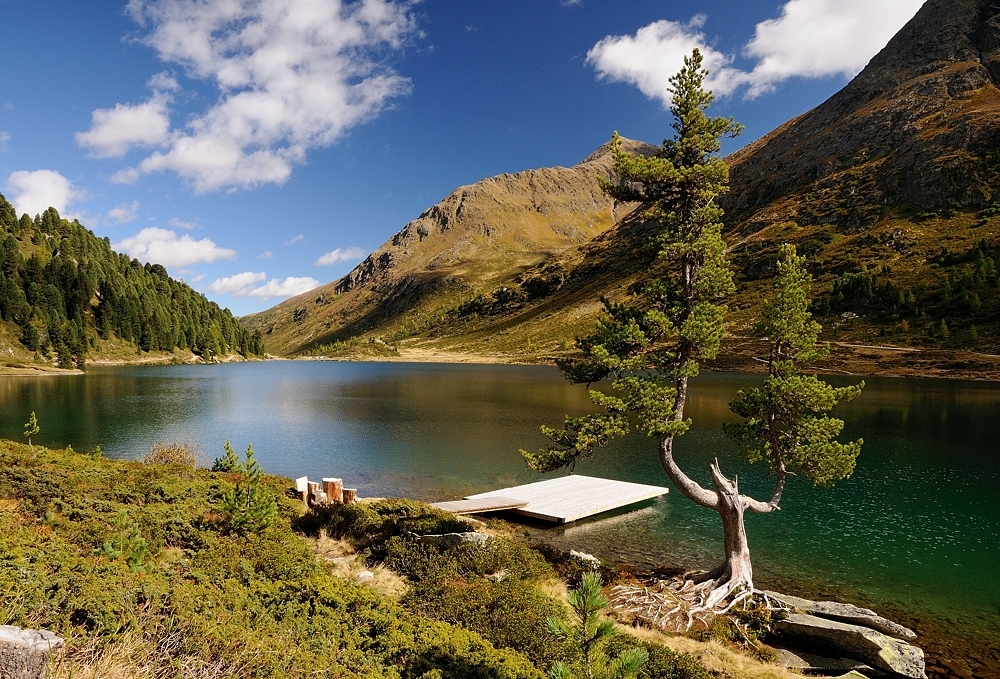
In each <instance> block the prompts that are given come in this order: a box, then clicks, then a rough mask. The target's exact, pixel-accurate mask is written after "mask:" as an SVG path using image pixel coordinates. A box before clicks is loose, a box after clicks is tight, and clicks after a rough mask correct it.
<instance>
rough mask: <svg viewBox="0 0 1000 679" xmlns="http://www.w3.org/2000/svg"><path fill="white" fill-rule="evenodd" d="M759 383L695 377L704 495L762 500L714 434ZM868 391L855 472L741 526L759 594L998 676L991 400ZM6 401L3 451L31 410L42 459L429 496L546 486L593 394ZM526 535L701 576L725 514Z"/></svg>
mask: <svg viewBox="0 0 1000 679" xmlns="http://www.w3.org/2000/svg"><path fill="white" fill-rule="evenodd" d="M760 379H761V378H760V377H759V376H754V375H743V374H735V373H709V374H703V375H702V376H701V377H699V378H697V379H696V380H694V381H693V383H692V392H691V400H690V405H689V408H688V413H689V415H690V416H691V417H692V418H693V420H694V427H693V429H692V431H691V432H690V433H689V434H688V435H686V436H685V437H683V439H681V440H680V442H679V444H678V452H677V458H678V460H679V461H680V462H681V464H682V466H683V467H684V468H685V469H686V470H688V472H689V473H690V474H691V475H692V476H693V477H695V478H696V479H698V480H699V481H701V482H702V483H704V484H708V483H709V477H708V463H709V461H710V460H711V459H712V458H713V457H719V459H720V461H721V462H722V466H723V470H724V471H725V472H727V473H728V474H730V475H731V474H739V476H740V488H741V490H743V491H744V492H748V493H751V494H754V495H756V496H757V497H760V498H766V497H769V496H770V485H769V481H768V479H767V477H766V469H764V468H761V469H756V468H751V467H748V466H747V465H745V464H743V463H740V462H739V461H737V460H736V459H735V458H734V457H733V446H732V444H731V443H730V442H729V441H728V440H727V439H726V438H725V436H723V435H722V433H721V424H722V423H723V422H725V421H730V420H731V419H732V416H731V415H730V414H729V411H728V407H727V404H728V402H729V401H730V400H731V399H732V398H733V397H734V395H735V393H736V391H737V390H738V389H739V388H741V387H744V386H748V385H751V384H756V383H758V382H759V381H760ZM833 381H835V382H838V383H842V384H846V383H850V382H854V381H857V380H851V379H847V378H844V379H840V378H837V379H835V380H833ZM866 382H867V385H868V386H867V388H866V389H865V391H864V394H863V395H862V396H861V397H860V398H859V399H857V400H856V401H854V402H852V403H849V404H845V405H843V406H841V407H840V408H839V409H838V410H837V413H836V414H837V415H838V416H839V417H842V418H843V419H845V420H846V422H847V426H846V428H845V432H844V437H851V438H857V437H863V438H864V439H865V446H864V450H863V452H862V454H861V457H860V459H859V462H858V467H857V470H856V471H855V473H854V475H853V476H852V477H851V478H850V479H848V480H845V481H842V482H840V483H838V484H837V485H836V487H834V488H833V489H829V490H826V489H818V488H813V487H812V486H811V485H810V484H809V483H808V482H806V481H805V480H803V479H799V478H793V479H791V482H790V483H789V484H788V488H787V490H786V492H785V499H784V500H783V502H782V511H781V512H779V513H777V514H775V515H769V516H756V515H748V518H747V531H748V534H749V539H750V546H751V550H752V553H753V558H754V568H755V575H756V580H757V582H758V584H759V585H761V584H762V585H765V586H767V585H771V586H779V587H784V588H786V590H789V591H791V589H797V590H798V591H801V592H803V593H806V594H814V595H827V596H835V597H839V598H842V599H845V600H850V601H852V602H855V603H860V604H864V605H867V606H870V607H874V608H877V609H880V610H885V611H888V612H890V613H892V614H894V615H896V616H897V617H899V616H902V617H903V618H904V620H905V621H907V622H910V623H911V624H914V625H916V626H917V627H918V631H925V632H930V633H931V634H932V635H936V636H935V640H934V641H933V642H932V643H931V645H932V646H933V647H934V652H935V653H938V654H939V655H942V654H943V655H947V654H949V653H953V654H954V655H955V656H956V659H958V660H962V657H961V656H963V655H966V654H973V655H975V663H974V665H975V667H976V668H979V669H977V670H976V671H977V673H978V674H981V675H983V676H988V675H989V674H988V671H987V670H984V669H982V668H990V667H991V666H992V667H993V668H994V669H995V668H997V667H1000V588H998V586H997V585H996V581H997V579H996V573H995V567H996V564H997V563H1000V493H998V490H997V489H998V488H1000V471H998V461H1000V384H997V383H989V382H968V381H964V382H963V381H945V380H918V379H867V380H866ZM0 402H2V405H3V407H2V408H0V436H4V437H7V438H13V439H22V438H23V437H22V435H21V434H22V429H23V423H24V422H25V421H26V420H27V417H28V414H29V412H30V411H32V410H34V411H35V412H37V414H38V419H39V422H40V424H41V428H42V433H41V434H40V435H39V436H38V437H37V439H36V441H37V442H38V443H42V444H43V445H48V446H52V447H57V446H59V447H61V446H65V445H66V444H71V445H72V446H73V447H74V448H76V449H78V450H89V449H92V448H93V447H94V446H95V445H98V444H99V445H100V446H101V447H102V448H103V449H104V451H105V453H106V454H107V455H109V456H113V457H141V456H143V455H144V454H145V453H146V452H148V451H149V447H150V445H152V444H153V443H155V442H159V441H168V440H181V441H183V440H190V441H192V442H196V443H198V444H199V445H200V448H201V451H202V454H203V456H204V458H205V460H206V461H207V462H210V461H211V459H212V458H214V457H217V456H219V455H221V454H222V444H223V441H224V440H226V439H230V440H231V441H232V442H233V445H234V446H235V447H236V448H237V450H240V449H245V448H246V445H247V444H248V443H250V442H252V443H253V445H254V450H255V451H257V454H258V459H259V460H260V461H261V463H262V464H263V466H264V468H265V469H266V470H267V471H269V472H272V473H276V474H283V475H286V476H291V477H295V476H302V475H305V474H308V475H309V476H310V477H321V476H339V477H343V478H344V481H345V484H346V485H348V486H354V487H357V488H358V489H359V494H361V495H362V496H396V495H399V496H408V497H416V498H420V499H426V500H441V499H456V498H458V497H461V496H462V495H465V494H469V493H473V492H482V491H486V490H494V489H497V488H501V487H505V486H509V485H514V484H517V483H524V482H529V481H531V480H537V479H539V478H542V477H540V476H538V475H534V474H530V473H528V472H527V471H525V469H524V464H523V462H522V460H521V458H520V456H519V455H518V452H517V450H518V448H519V447H527V448H535V447H538V446H541V445H543V443H544V439H543V438H542V437H541V435H540V434H539V431H538V425H539V424H541V423H548V424H552V425H554V424H558V423H559V422H560V421H561V419H562V415H563V413H571V414H579V413H582V412H585V411H588V410H590V409H591V406H590V404H589V401H588V399H587V397H586V393H585V390H584V389H583V388H581V387H576V386H572V385H569V384H566V383H565V382H564V381H563V380H562V379H561V378H560V377H559V374H558V372H557V371H556V370H555V369H553V368H546V367H518V366H466V365H435V364H400V363H393V364H378V363H339V362H314V361H295V362H292V361H275V362H264V363H249V364H228V365H218V366H161V367H116V368H94V369H90V370H88V371H87V373H86V374H85V375H82V376H45V377H4V378H3V379H2V380H0ZM578 473H581V474H588V475H596V476H605V477H609V478H616V479H622V480H626V481H636V482H642V483H650V484H656V485H669V481H668V480H667V479H666V477H665V476H664V474H663V472H662V470H661V469H660V467H659V463H658V461H657V458H656V454H655V449H654V447H653V445H652V443H651V442H650V441H649V440H648V439H645V438H644V437H641V436H633V437H629V438H627V439H625V440H624V441H620V442H617V443H615V444H614V445H613V446H612V447H610V448H609V449H607V450H604V451H600V452H598V454H597V455H596V456H595V458H594V459H592V460H588V461H585V462H584V463H582V464H581V465H580V466H579V467H578ZM528 530H530V531H531V532H532V533H533V534H534V535H536V536H537V537H539V538H541V539H544V540H547V541H550V542H553V543H556V544H559V545H562V546H567V547H575V548H579V549H584V550H587V551H590V552H593V553H595V554H597V555H598V556H602V557H604V558H613V559H618V560H622V561H626V562H629V563H634V564H637V565H640V566H645V565H650V566H652V565H670V566H685V567H690V566H699V567H707V566H712V565H714V561H715V560H716V558H718V557H719V556H720V553H721V526H720V523H719V519H718V517H717V516H716V515H715V514H714V513H713V512H710V511H707V510H703V509H700V508H698V507H696V506H694V505H693V504H692V503H691V502H689V501H688V500H687V499H685V498H684V497H683V496H681V495H680V494H679V493H677V492H671V493H670V494H669V495H668V496H666V497H665V498H662V499H660V500H657V501H655V502H654V503H652V504H650V505H648V506H646V507H643V508H641V509H639V510H638V511H634V512H629V513H623V514H620V515H617V516H612V517H610V518H603V519H599V520H592V521H589V522H585V523H582V524H579V525H573V526H570V527H567V528H559V529H542V528H538V527H529V528H528ZM951 644H954V646H950V645H951ZM950 648H953V649H954V650H953V651H950V650H949V649H950ZM994 663H995V664H994ZM984 671H986V672H987V674H983V672H984ZM998 673H1000V670H998Z"/></svg>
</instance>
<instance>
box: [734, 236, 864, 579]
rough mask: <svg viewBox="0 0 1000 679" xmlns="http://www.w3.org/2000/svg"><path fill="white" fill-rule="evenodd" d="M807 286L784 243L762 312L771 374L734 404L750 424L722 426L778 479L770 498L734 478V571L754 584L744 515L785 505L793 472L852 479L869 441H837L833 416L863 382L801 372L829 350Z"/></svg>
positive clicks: (819, 481) (819, 479) (800, 262)
mask: <svg viewBox="0 0 1000 679" xmlns="http://www.w3.org/2000/svg"><path fill="white" fill-rule="evenodd" d="M810 283H811V278H810V276H809V274H808V273H807V272H806V268H805V257H801V256H799V255H797V254H796V253H795V247H794V246H792V245H787V244H786V245H783V246H782V248H781V259H780V260H779V262H778V275H777V277H776V279H775V286H774V295H773V297H772V299H771V303H770V304H769V305H768V306H767V307H766V310H765V312H764V324H763V328H762V334H763V335H764V336H766V337H767V338H768V340H769V343H770V355H769V357H768V376H767V378H766V379H765V381H764V385H763V387H760V388H752V389H746V390H741V391H740V392H739V394H738V395H737V397H736V399H735V400H734V401H733V402H732V403H731V404H730V409H731V410H732V411H733V412H734V413H736V414H737V415H739V416H740V417H742V418H745V421H744V422H741V423H738V424H728V425H725V430H726V433H727V434H728V435H729V436H730V437H731V438H733V439H734V440H736V441H737V442H738V443H739V444H740V447H741V452H742V454H743V457H744V459H746V461H748V462H750V463H756V462H762V461H766V462H767V463H768V465H769V466H770V468H771V473H772V474H773V475H774V478H775V485H774V491H773V493H772V495H771V499H770V500H769V501H767V502H761V501H759V500H755V499H754V498H751V497H749V496H746V495H738V490H737V484H736V481H735V480H734V481H733V482H732V486H733V493H734V504H735V506H736V516H735V518H736V520H737V522H738V526H737V530H736V531H735V537H736V538H738V539H737V540H735V542H736V543H737V544H736V546H737V549H735V550H733V551H730V552H729V553H728V555H727V557H728V559H729V560H730V562H731V563H730V564H729V568H730V570H736V569H744V570H745V572H746V574H747V578H748V582H749V583H751V587H752V570H751V567H750V552H749V547H748V546H747V543H746V536H745V532H744V529H743V512H744V511H745V510H750V511H753V512H758V513H762V514H769V513H771V512H774V511H777V510H778V509H780V506H779V503H780V502H781V497H782V494H783V492H784V489H785V481H786V479H787V476H788V475H789V474H798V475H801V476H804V477H806V478H807V479H809V480H810V481H812V482H813V483H814V484H816V485H819V486H830V485H832V484H833V483H834V482H835V481H838V480H840V479H843V478H846V477H848V476H850V475H851V473H852V472H853V471H854V465H855V460H857V457H858V454H859V453H860V452H861V446H862V444H863V443H864V441H862V440H861V439H858V440H857V441H853V442H850V443H840V442H838V441H837V440H836V439H837V436H839V435H840V433H841V431H842V430H843V428H844V422H843V420H839V419H836V418H833V417H830V416H829V415H828V413H829V412H830V410H832V409H833V408H834V406H836V405H837V404H838V403H841V402H843V401H849V400H851V399H853V398H856V397H857V396H858V395H860V394H861V390H862V389H863V388H864V382H862V383H861V384H859V385H857V386H852V387H841V388H835V387H832V386H830V385H829V384H827V383H826V382H824V381H823V380H821V379H819V378H818V377H816V376H806V375H802V374H800V365H801V364H802V363H812V362H814V361H816V360H817V359H819V358H821V357H822V356H824V355H825V354H826V352H827V351H828V349H827V347H825V346H824V347H820V346H819V345H818V344H817V339H818V337H819V332H820V330H821V328H820V325H819V323H816V322H815V321H814V320H812V314H811V313H810V312H809V297H808V288H809V285H810ZM731 532H733V531H731V530H728V529H727V531H726V533H727V535H726V539H727V547H728V542H729V540H730V538H731V537H734V536H731V535H730V533H731ZM727 551H729V550H728V549H727Z"/></svg>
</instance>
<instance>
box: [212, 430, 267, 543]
mask: <svg viewBox="0 0 1000 679" xmlns="http://www.w3.org/2000/svg"><path fill="white" fill-rule="evenodd" d="M237 471H238V472H239V473H240V474H241V475H242V478H241V479H240V480H239V481H238V482H237V483H236V487H235V488H233V489H232V490H231V491H229V492H227V493H223V495H222V513H223V514H224V515H225V517H226V522H227V523H228V524H229V528H230V530H233V531H236V532H239V533H248V532H251V531H257V530H263V529H264V528H267V527H268V526H270V525H271V524H272V523H274V520H275V519H276V518H277V516H278V502H277V500H276V499H275V497H274V495H273V494H272V493H271V491H270V490H268V488H267V486H265V485H264V483H263V482H262V480H261V476H262V474H263V470H262V469H261V467H260V465H259V464H257V460H255V459H254V454H253V445H252V444H251V445H249V446H247V452H246V460H245V461H244V462H242V463H241V464H240V465H239V468H238V469H237Z"/></svg>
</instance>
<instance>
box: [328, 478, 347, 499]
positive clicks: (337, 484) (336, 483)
mask: <svg viewBox="0 0 1000 679" xmlns="http://www.w3.org/2000/svg"><path fill="white" fill-rule="evenodd" d="M323 489H324V490H326V494H327V497H329V498H330V502H334V503H337V502H343V501H344V480H343V479H334V478H324V479H323Z"/></svg>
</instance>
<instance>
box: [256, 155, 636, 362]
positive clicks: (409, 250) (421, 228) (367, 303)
mask: <svg viewBox="0 0 1000 679" xmlns="http://www.w3.org/2000/svg"><path fill="white" fill-rule="evenodd" d="M627 143H628V148H629V149H630V150H632V151H635V152H641V151H645V152H647V153H649V152H653V151H655V147H650V146H648V145H645V144H641V143H638V142H627ZM610 167H611V156H610V153H609V150H608V147H607V146H604V147H602V148H601V149H599V150H598V151H597V152H595V153H594V154H593V155H592V156H590V157H589V158H587V159H586V160H584V161H583V162H581V163H580V164H578V165H576V166H575V167H572V168H564V167H556V168H549V169H543V170H528V171H525V172H518V173H516V174H504V175H500V176H498V177H492V178H489V179H484V180H483V181H480V182H477V183H476V184H472V185H470V186H463V187H461V188H459V189H457V190H456V191H454V192H453V193H452V194H451V195H449V196H448V197H447V198H445V199H444V200H443V201H441V202H440V203H438V204H437V205H435V206H434V207H432V208H430V209H428V210H426V211H425V212H424V213H423V214H422V215H420V216H419V217H418V218H417V219H415V220H414V221H412V222H410V223H409V224H407V225H406V226H405V227H404V228H403V230H402V231H400V232H399V233H397V234H396V235H395V236H393V237H392V238H391V239H390V240H389V241H388V242H386V243H385V244H384V245H383V246H382V247H381V248H379V249H378V250H376V251H375V252H374V253H372V254H371V256H369V257H368V258H367V259H366V260H365V261H364V262H362V263H361V264H360V265H358V266H357V267H356V268H355V269H354V270H353V271H352V272H351V273H349V274H348V275H347V276H345V277H344V278H342V279H340V280H339V281H335V282H333V283H330V284H327V285H324V286H322V287H319V288H317V289H315V290H312V291H311V292H308V293H306V294H304V295H300V296H298V297H294V298H292V299H290V300H287V301H285V302H283V303H282V304H279V305H278V306H276V307H274V308H273V309H270V310H268V311H265V312H262V313H259V314H254V315H252V316H248V317H246V318H245V319H244V322H245V323H246V324H247V325H248V327H251V328H254V329H259V330H260V331H261V332H262V333H264V338H265V344H266V346H267V350H268V351H269V352H271V353H275V354H283V355H288V354H295V353H298V352H302V351H306V350H309V349H310V348H316V347H322V346H324V345H327V344H330V343H335V342H338V341H342V340H348V339H350V338H352V337H355V336H358V335H361V334H364V333H366V332H369V331H371V330H373V329H376V328H384V327H387V326H392V327H396V326H401V324H402V326H405V327H406V328H410V329H412V330H413V331H414V332H415V333H419V332H423V331H425V330H430V329H433V328H435V327H437V326H438V325H439V322H440V321H442V320H443V318H442V317H443V316H446V315H448V314H449V313H451V312H453V311H455V310H457V309H458V308H459V307H462V305H463V304H467V303H471V304H472V305H473V307H474V306H475V305H476V304H479V302H476V301H475V300H476V299H477V296H478V295H479V294H480V293H484V292H485V293H489V294H493V292H494V291H498V292H496V296H497V300H499V301H496V300H494V301H493V302H490V304H494V305H499V306H500V307H504V306H508V307H509V306H511V304H512V303H513V300H507V299H506V298H505V294H506V293H505V292H504V290H507V289H508V286H510V285H511V284H513V285H514V286H515V287H516V288H517V291H516V293H513V294H516V295H520V294H521V293H522V291H521V284H522V283H523V284H524V286H525V289H524V292H525V294H527V295H534V296H535V297H543V296H545V294H547V293H549V292H551V290H550V288H552V286H553V285H557V284H554V283H552V282H550V281H544V280H542V279H537V280H536V278H537V277H535V278H531V280H528V278H525V279H524V280H521V279H520V278H519V275H520V274H521V273H523V272H526V271H528V270H529V269H531V268H532V267H537V266H538V265H539V264H542V263H544V262H548V261H550V260H552V259H553V258H558V257H559V256H560V255H561V254H562V253H565V252H567V251H569V250H572V249H573V248H576V247H579V246H581V245H583V244H585V243H587V242H589V241H591V240H592V239H593V238H595V237H597V236H599V235H600V234H602V233H604V232H606V231H607V230H608V229H609V228H611V227H612V225H613V224H614V223H615V221H616V220H617V219H621V217H623V216H624V215H626V214H628V212H629V210H630V209H631V207H633V206H618V207H617V209H616V208H615V205H614V201H613V200H611V199H610V198H608V197H607V196H605V195H604V192H603V191H602V190H601V188H600V185H599V184H598V182H597V177H598V176H599V175H600V176H605V177H606V176H607V175H608V172H609V170H610ZM515 279H517V282H515ZM491 299H492V298H491ZM462 308H463V309H464V311H462V312H460V314H459V315H460V316H468V315H470V313H474V312H473V311H472V307H468V306H466V307H462ZM402 326H401V328H402ZM402 331H403V332H408V330H402Z"/></svg>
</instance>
